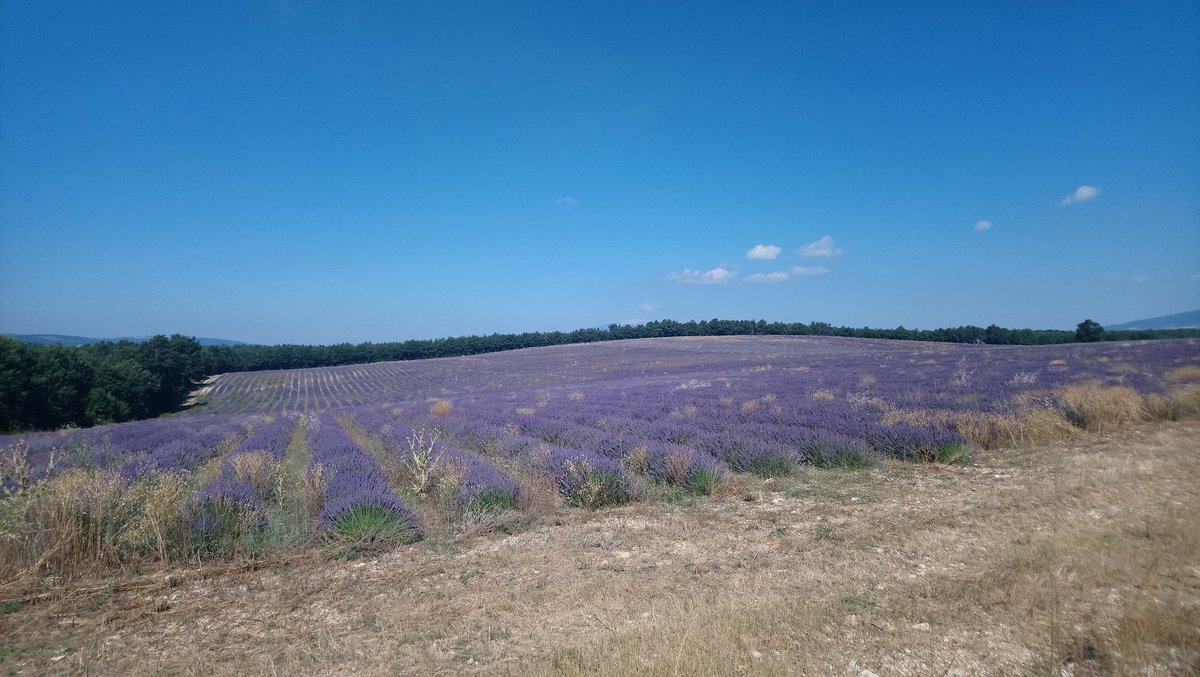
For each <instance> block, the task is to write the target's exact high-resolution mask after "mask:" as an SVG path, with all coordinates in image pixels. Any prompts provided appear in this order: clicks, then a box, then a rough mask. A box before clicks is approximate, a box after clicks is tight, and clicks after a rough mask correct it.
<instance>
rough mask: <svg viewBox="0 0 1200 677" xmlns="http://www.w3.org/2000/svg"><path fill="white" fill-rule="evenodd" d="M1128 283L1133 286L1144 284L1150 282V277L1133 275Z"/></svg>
mask: <svg viewBox="0 0 1200 677" xmlns="http://www.w3.org/2000/svg"><path fill="white" fill-rule="evenodd" d="M1129 281H1130V282H1132V283H1134V284H1146V283H1147V282H1149V281H1150V276H1149V275H1134V276H1133V277H1131V278H1129Z"/></svg>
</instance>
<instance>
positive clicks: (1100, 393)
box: [1058, 382, 1148, 432]
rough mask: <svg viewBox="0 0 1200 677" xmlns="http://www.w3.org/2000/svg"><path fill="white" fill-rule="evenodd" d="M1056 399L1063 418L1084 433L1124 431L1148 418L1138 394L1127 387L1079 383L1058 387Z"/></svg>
mask: <svg viewBox="0 0 1200 677" xmlns="http://www.w3.org/2000/svg"><path fill="white" fill-rule="evenodd" d="M1058 398H1059V401H1060V402H1061V403H1062V405H1063V409H1064V411H1065V413H1066V415H1067V418H1068V419H1069V420H1070V421H1071V422H1072V423H1074V424H1075V425H1077V426H1079V427H1080V428H1083V429H1084V430H1087V431H1088V432H1112V431H1115V430H1124V429H1126V428H1129V427H1130V426H1133V425H1135V424H1137V423H1141V422H1143V421H1145V420H1147V418H1148V417H1147V414H1146V410H1145V409H1144V408H1143V407H1142V396H1141V395H1139V394H1138V393H1137V391H1135V390H1133V389H1131V388H1125V387H1121V386H1106V385H1102V384H1100V383H1096V382H1089V383H1080V384H1076V385H1069V386H1066V387H1064V388H1062V389H1061V390H1059V391H1058Z"/></svg>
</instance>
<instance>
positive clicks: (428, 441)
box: [404, 428, 442, 494]
mask: <svg viewBox="0 0 1200 677" xmlns="http://www.w3.org/2000/svg"><path fill="white" fill-rule="evenodd" d="M441 435H442V431H441V430H439V429H437V428H434V429H433V431H432V432H428V431H426V430H425V429H424V428H420V429H418V430H414V431H413V432H412V434H410V435H409V436H408V437H407V438H406V440H405V441H406V442H408V451H409V455H408V458H406V459H405V463H404V464H405V466H406V467H407V468H408V471H409V473H410V474H411V475H412V488H413V491H416V492H417V493H420V494H423V493H425V492H426V491H428V490H429V485H430V481H431V480H432V479H433V473H434V471H435V470H437V466H438V462H439V461H441V457H440V456H438V455H437V452H436V444H437V441H438V438H439V437H441Z"/></svg>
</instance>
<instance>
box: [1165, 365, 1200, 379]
mask: <svg viewBox="0 0 1200 677" xmlns="http://www.w3.org/2000/svg"><path fill="white" fill-rule="evenodd" d="M1164 376H1165V377H1166V379H1167V380H1168V381H1174V382H1176V383H1200V366H1198V365H1194V364H1192V365H1188V366H1186V367H1177V368H1175V369H1172V370H1170V371H1168V372H1167V373H1166V374H1164Z"/></svg>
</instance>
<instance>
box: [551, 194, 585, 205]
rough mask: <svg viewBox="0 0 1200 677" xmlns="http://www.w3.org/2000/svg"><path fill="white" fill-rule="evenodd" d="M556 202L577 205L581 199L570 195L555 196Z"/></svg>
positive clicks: (557, 203)
mask: <svg viewBox="0 0 1200 677" xmlns="http://www.w3.org/2000/svg"><path fill="white" fill-rule="evenodd" d="M554 204H556V205H577V204H579V200H576V199H575V198H573V197H570V196H564V197H556V198H554Z"/></svg>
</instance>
